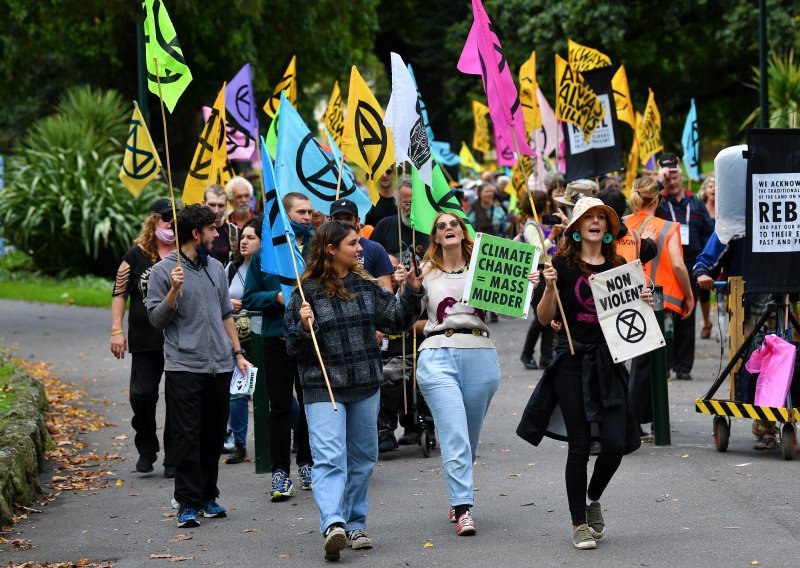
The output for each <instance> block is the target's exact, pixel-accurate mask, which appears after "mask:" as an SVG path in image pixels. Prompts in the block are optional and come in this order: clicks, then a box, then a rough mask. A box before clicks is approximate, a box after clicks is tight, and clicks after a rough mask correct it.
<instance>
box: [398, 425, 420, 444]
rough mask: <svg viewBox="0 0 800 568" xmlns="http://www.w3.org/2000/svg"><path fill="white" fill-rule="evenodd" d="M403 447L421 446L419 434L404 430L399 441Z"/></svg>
mask: <svg viewBox="0 0 800 568" xmlns="http://www.w3.org/2000/svg"><path fill="white" fill-rule="evenodd" d="M397 443H398V444H400V445H401V446H416V445H417V444H419V432H414V431H413V430H409V429H408V428H406V429H405V430H403V435H402V436H400V439H399V440H398V441H397Z"/></svg>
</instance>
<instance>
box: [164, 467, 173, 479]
mask: <svg viewBox="0 0 800 568" xmlns="http://www.w3.org/2000/svg"><path fill="white" fill-rule="evenodd" d="M164 477H166V478H167V479H175V466H174V465H165V466H164Z"/></svg>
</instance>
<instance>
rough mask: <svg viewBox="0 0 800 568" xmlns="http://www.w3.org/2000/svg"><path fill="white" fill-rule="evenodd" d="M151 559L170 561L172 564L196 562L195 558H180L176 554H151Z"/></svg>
mask: <svg viewBox="0 0 800 568" xmlns="http://www.w3.org/2000/svg"><path fill="white" fill-rule="evenodd" d="M150 558H154V559H163V560H169V561H170V562H183V561H184V560H194V556H178V555H176V554H151V555H150Z"/></svg>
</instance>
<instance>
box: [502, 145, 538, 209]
mask: <svg viewBox="0 0 800 568" xmlns="http://www.w3.org/2000/svg"><path fill="white" fill-rule="evenodd" d="M532 173H533V160H532V159H531V157H530V156H528V155H527V154H522V155H521V156H520V158H519V159H518V160H517V163H516V164H514V169H513V170H511V183H509V184H508V185H506V193H507V194H509V195H516V196H517V199H520V200H521V199H525V200H527V199H528V195H527V193H528V176H529V175H531V174H532Z"/></svg>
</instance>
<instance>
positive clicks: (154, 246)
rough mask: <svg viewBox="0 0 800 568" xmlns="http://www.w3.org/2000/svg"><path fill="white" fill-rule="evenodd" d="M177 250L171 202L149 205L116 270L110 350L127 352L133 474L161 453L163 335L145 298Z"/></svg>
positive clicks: (167, 473)
mask: <svg viewBox="0 0 800 568" xmlns="http://www.w3.org/2000/svg"><path fill="white" fill-rule="evenodd" d="M174 250H175V233H174V231H173V228H172V202H171V201H170V200H169V199H158V200H156V201H154V202H153V204H152V205H150V215H149V216H148V217H147V218H146V219H145V220H144V223H143V225H142V230H141V231H140V232H139V236H138V237H136V240H135V241H134V244H133V246H132V247H131V248H130V249H128V252H126V253H125V254H124V255H123V256H122V263H121V264H120V265H119V268H118V269H117V278H116V281H115V283H114V292H113V298H112V299H111V352H112V353H113V354H114V357H116V358H117V359H123V358H124V357H125V351H126V350H127V351H128V352H129V353H130V354H131V359H132V361H131V379H130V389H129V390H130V402H131V408H132V409H133V419H131V425H132V426H133V429H134V430H135V431H136V436H135V437H134V443H135V444H136V450H137V451H138V452H139V460H138V461H137V462H136V471H138V472H139V473H150V472H151V471H153V464H154V463H155V461H156V454H157V453H158V451H159V445H158V436H157V435H156V403H158V387H159V383H160V382H161V375H162V374H163V373H164V334H163V333H161V331H160V330H158V329H155V328H154V327H153V326H151V325H150V321H149V320H148V318H147V310H146V309H145V305H144V298H145V297H147V280H148V278H149V276H150V270H151V269H152V268H153V265H155V264H156V263H157V262H158V261H160V260H161V259H162V258H164V257H165V256H167V255H168V254H169V253H170V252H172V251H174ZM129 297H130V299H131V304H130V305H131V308H130V310H131V311H130V314H129V315H128V336H127V337H126V336H125V331H124V330H123V329H122V318H123V316H124V315H125V302H126V301H127V299H128V298H129ZM169 431H170V428H169V414H167V417H166V420H165V423H164V477H169V478H171V477H175V470H174V467H173V465H172V460H171V456H170V450H171V443H170V435H169Z"/></svg>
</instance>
